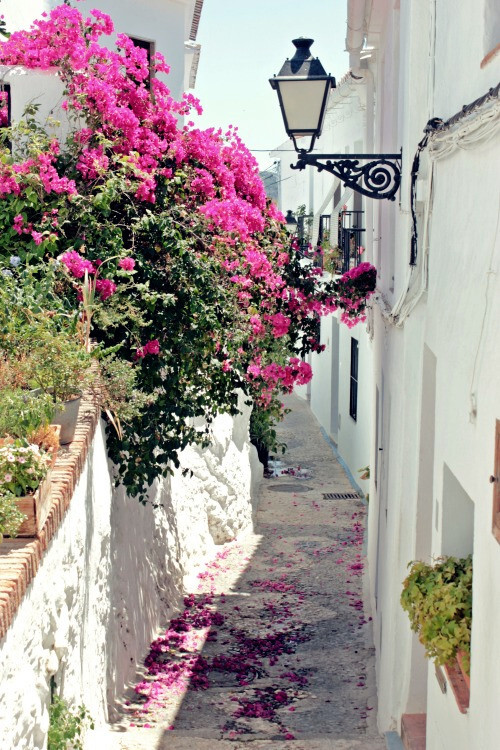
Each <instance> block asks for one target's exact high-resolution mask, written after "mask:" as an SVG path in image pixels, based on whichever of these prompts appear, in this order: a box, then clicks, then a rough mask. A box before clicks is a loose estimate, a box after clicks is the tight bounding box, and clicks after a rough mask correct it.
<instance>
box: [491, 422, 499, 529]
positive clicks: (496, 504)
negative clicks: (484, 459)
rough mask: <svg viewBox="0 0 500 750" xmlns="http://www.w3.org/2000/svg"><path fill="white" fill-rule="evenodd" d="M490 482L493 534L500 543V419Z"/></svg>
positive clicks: (497, 426) (497, 423) (496, 432)
mask: <svg viewBox="0 0 500 750" xmlns="http://www.w3.org/2000/svg"><path fill="white" fill-rule="evenodd" d="M490 482H491V483H492V485H493V534H494V536H495V539H496V540H497V542H499V543H500V419H497V421H496V431H495V467H494V469H493V474H492V475H491V477H490Z"/></svg>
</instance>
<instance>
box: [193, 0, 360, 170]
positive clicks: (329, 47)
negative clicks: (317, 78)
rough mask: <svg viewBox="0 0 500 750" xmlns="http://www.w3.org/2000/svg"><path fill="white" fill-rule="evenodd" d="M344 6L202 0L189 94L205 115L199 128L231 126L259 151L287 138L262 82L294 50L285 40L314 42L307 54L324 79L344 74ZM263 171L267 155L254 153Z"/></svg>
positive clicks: (334, 0) (325, 1)
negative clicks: (316, 60)
mask: <svg viewBox="0 0 500 750" xmlns="http://www.w3.org/2000/svg"><path fill="white" fill-rule="evenodd" d="M346 16H347V0H306V1H305V2H302V1H301V0H205V2H204V5H203V12H202V15H201V20H200V26H199V31H198V38H197V41H198V42H200V43H201V45H202V47H201V58H200V64H199V68H198V76H197V80H196V88H195V90H194V93H195V94H196V96H198V98H199V99H200V101H201V104H202V106H203V110H204V113H203V115H202V117H201V118H196V119H197V124H198V125H199V126H200V127H212V126H217V127H218V126H222V127H223V128H225V127H227V125H229V124H232V125H237V126H238V127H239V133H240V136H241V138H242V139H243V141H244V142H245V143H246V145H247V146H248V147H249V148H252V149H265V150H266V151H268V150H270V149H272V148H274V147H275V146H277V145H279V144H280V143H282V142H283V141H284V140H285V138H286V134H285V131H284V127H283V120H282V119H281V114H280V110H279V106H278V98H277V96H276V93H275V92H274V91H273V90H272V89H271V87H270V85H269V83H268V79H269V78H271V76H272V75H274V74H275V73H278V72H279V69H280V68H281V66H282V64H283V62H284V61H285V58H286V57H291V56H292V54H293V51H294V49H295V48H294V47H293V45H292V41H291V40H292V39H294V38H295V37H298V36H308V37H311V38H312V39H314V40H315V41H314V45H313V47H312V51H313V53H314V54H315V56H316V57H319V58H320V60H321V62H322V63H323V66H324V68H325V70H326V71H327V73H331V74H332V75H334V76H335V77H336V78H337V80H339V79H340V78H341V77H342V76H343V74H344V73H346V72H347V69H348V65H349V60H348V55H347V53H345V52H344V48H345V35H346ZM254 155H255V156H256V157H257V158H258V159H259V163H260V165H261V168H265V167H266V166H268V165H269V164H270V163H271V160H270V158H269V156H268V154H267V153H266V152H265V151H264V152H256V153H255V154H254Z"/></svg>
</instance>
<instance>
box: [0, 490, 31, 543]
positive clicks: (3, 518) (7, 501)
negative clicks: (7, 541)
mask: <svg viewBox="0 0 500 750" xmlns="http://www.w3.org/2000/svg"><path fill="white" fill-rule="evenodd" d="M25 519H26V516H25V514H24V513H22V511H21V510H20V509H19V504H18V499H17V498H16V496H15V495H13V494H12V492H2V491H1V490H0V544H1V543H2V541H3V538H4V536H10V537H13V536H17V533H18V531H19V529H20V528H21V525H22V523H23V521H24V520H25Z"/></svg>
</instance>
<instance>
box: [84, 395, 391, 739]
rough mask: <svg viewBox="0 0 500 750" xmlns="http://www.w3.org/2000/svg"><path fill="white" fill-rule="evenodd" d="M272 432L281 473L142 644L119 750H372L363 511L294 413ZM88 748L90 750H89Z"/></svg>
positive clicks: (312, 426)
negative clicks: (141, 671) (282, 446)
mask: <svg viewBox="0 0 500 750" xmlns="http://www.w3.org/2000/svg"><path fill="white" fill-rule="evenodd" d="M287 405H288V406H291V407H292V408H293V412H292V413H291V414H290V415H288V417H287V418H286V420H285V422H284V423H283V425H282V426H281V428H280V433H281V438H282V439H283V440H284V442H286V443H287V445H288V449H287V453H286V454H285V456H284V457H283V462H284V464H285V465H286V466H289V467H292V468H294V469H295V470H297V469H298V467H299V466H300V468H301V470H307V472H308V474H309V475H307V476H305V477H303V478H298V477H297V476H296V475H293V474H289V475H284V476H280V477H277V478H270V479H265V480H264V481H263V486H262V490H261V500H260V506H259V511H258V514H257V524H256V532H255V533H254V534H251V535H248V536H247V537H246V538H244V539H241V540H237V541H235V542H232V543H230V544H228V545H225V546H224V548H223V549H222V550H221V552H220V553H219V555H218V556H217V558H216V559H215V560H214V561H213V562H212V563H211V564H210V565H209V566H207V569H206V571H205V572H204V573H202V574H201V576H200V577H199V578H198V586H197V587H196V589H197V590H196V589H193V591H194V593H193V594H192V595H191V596H190V597H186V599H185V610H184V611H183V612H182V613H180V615H179V617H178V618H177V619H176V620H173V621H172V622H171V623H170V626H169V629H168V630H167V631H166V632H165V631H163V633H162V635H161V637H160V638H159V640H158V641H157V642H155V644H153V646H152V651H151V653H150V655H149V657H148V659H147V661H146V664H147V666H148V667H149V671H150V672H153V673H155V674H149V675H146V677H145V679H144V681H143V682H142V683H141V685H139V687H138V689H139V690H140V693H139V697H140V700H139V701H138V700H137V697H136V698H133V699H131V700H130V705H129V706H128V707H127V709H126V714H125V715H124V717H123V720H122V721H121V722H120V723H119V724H118V725H116V727H115V735H114V736H115V741H116V745H115V746H116V747H117V748H120V749H121V750H142V749H143V748H144V749H145V748H156V749H157V750H219V749H220V750H223V749H224V748H228V750H243V749H244V748H248V750H383V748H385V742H384V740H383V739H382V738H381V737H380V736H379V735H378V732H377V729H376V717H375V714H376V694H375V680H374V657H373V647H372V635H371V623H370V618H369V616H368V614H367V613H366V611H365V610H364V607H363V602H364V597H363V585H364V556H363V534H364V528H365V521H366V507H365V505H364V504H363V503H362V502H361V501H360V500H357V499H352V498H344V499H325V498H324V497H323V495H324V494H326V493H352V492H353V488H352V487H351V485H350V483H349V481H348V479H347V477H346V475H345V472H344V471H343V469H342V467H341V466H340V465H339V463H338V462H337V461H336V460H335V458H334V455H333V453H332V450H331V448H330V446H329V445H328V444H327V443H326V441H325V439H324V438H323V436H322V434H321V432H320V429H319V426H318V424H317V422H316V420H315V419H314V418H313V417H312V415H311V412H310V411H309V408H308V406H307V404H306V403H305V402H303V401H301V400H300V399H297V398H296V397H290V398H289V400H288V403H287ZM96 747H97V745H96Z"/></svg>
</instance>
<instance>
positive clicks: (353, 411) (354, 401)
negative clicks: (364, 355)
mask: <svg viewBox="0 0 500 750" xmlns="http://www.w3.org/2000/svg"><path fill="white" fill-rule="evenodd" d="M358 360H359V349H358V341H357V339H355V338H353V337H351V374H350V387H349V414H350V416H351V417H352V418H353V419H354V421H357V418H358Z"/></svg>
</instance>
